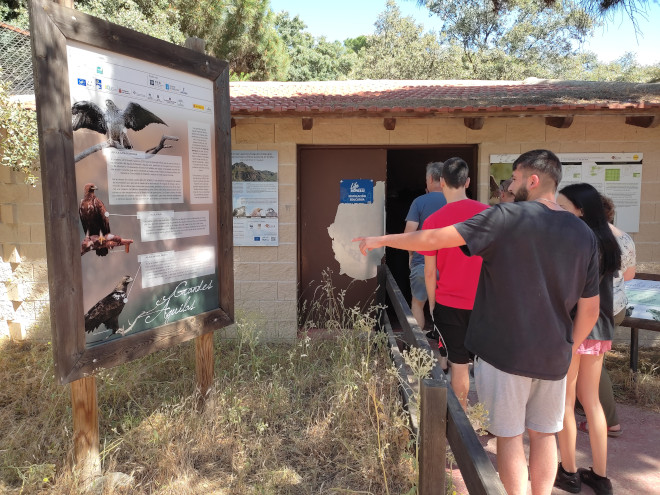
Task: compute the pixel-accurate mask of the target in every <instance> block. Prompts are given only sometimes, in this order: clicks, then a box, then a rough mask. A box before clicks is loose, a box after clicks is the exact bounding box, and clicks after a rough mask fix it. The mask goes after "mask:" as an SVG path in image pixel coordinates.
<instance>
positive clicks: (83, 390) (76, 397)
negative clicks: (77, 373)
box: [53, 0, 101, 480]
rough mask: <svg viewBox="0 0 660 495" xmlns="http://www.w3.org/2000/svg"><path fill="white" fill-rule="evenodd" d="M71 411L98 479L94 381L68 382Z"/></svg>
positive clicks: (65, 0) (76, 441)
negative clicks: (69, 383) (69, 384)
mask: <svg viewBox="0 0 660 495" xmlns="http://www.w3.org/2000/svg"><path fill="white" fill-rule="evenodd" d="M53 2H54V3H56V4H58V5H61V6H63V7H68V8H70V9H72V8H73V0H53ZM71 408H72V414H73V452H74V459H75V464H76V469H77V470H78V471H79V472H80V473H81V475H82V477H83V479H87V480H90V479H93V478H95V477H97V476H100V475H101V458H100V456H99V407H98V399H97V396H96V378H95V377H93V376H90V377H86V378H81V379H80V380H76V381H74V382H71Z"/></svg>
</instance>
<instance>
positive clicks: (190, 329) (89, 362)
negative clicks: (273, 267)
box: [29, 0, 234, 384]
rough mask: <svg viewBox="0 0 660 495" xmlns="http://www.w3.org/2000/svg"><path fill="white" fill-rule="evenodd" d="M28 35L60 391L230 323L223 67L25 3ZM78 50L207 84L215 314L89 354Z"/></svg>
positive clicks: (44, 4)
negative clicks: (78, 166)
mask: <svg viewBox="0 0 660 495" xmlns="http://www.w3.org/2000/svg"><path fill="white" fill-rule="evenodd" d="M29 9H30V34H31V39H32V62H33V67H34V78H35V97H36V104H37V122H38V128H39V151H40V159H41V177H42V183H43V199H44V216H45V224H46V241H47V242H46V252H47V261H48V281H49V290H50V312H51V330H52V337H53V354H54V361H55V375H56V379H57V380H58V382H59V383H60V384H65V383H69V382H71V381H73V380H78V379H80V378H83V377H87V376H91V375H92V374H93V373H94V371H95V370H97V369H99V368H110V367H113V366H116V365H119V364H122V363H126V362H129V361H131V360H133V359H137V358H140V357H142V356H145V355H147V354H150V353H152V352H155V351H158V350H161V349H165V348H168V347H171V346H173V345H176V344H179V343H181V342H184V341H187V340H190V339H193V338H195V337H199V336H201V335H205V334H207V333H209V332H213V331H214V330H217V329H220V328H222V327H225V326H227V325H229V324H231V323H233V313H234V271H233V236H232V217H231V206H232V205H231V134H230V133H231V124H230V119H231V117H230V112H229V66H228V63H227V62H225V61H220V60H217V59H215V58H213V57H210V56H207V55H205V54H203V53H198V52H195V51H192V50H189V49H187V48H183V47H181V46H177V45H173V44H171V43H167V42H165V41H162V40H158V39H155V38H152V37H150V36H147V35H144V34H141V33H138V32H135V31H132V30H130V29H127V28H124V27H121V26H117V25H115V24H112V23H109V22H106V21H103V20H101V19H97V18H95V17H92V16H89V15H86V14H83V13H82V12H79V11H76V10H72V9H69V8H66V7H62V6H60V5H57V4H55V3H53V2H51V1H46V0H31V1H30V5H29ZM69 40H71V41H75V42H79V43H84V44H85V45H87V46H88V48H89V49H92V50H93V49H94V48H98V49H101V50H107V51H109V52H114V53H117V54H119V55H124V56H128V57H133V58H135V59H139V60H142V61H145V62H150V63H153V64H157V65H159V66H162V67H167V68H170V69H175V70H178V71H182V72H185V73H188V74H190V75H194V76H199V77H202V78H205V79H208V80H210V81H212V82H213V99H214V108H213V111H214V131H215V132H214V133H215V138H214V139H215V156H214V157H212V159H214V160H215V166H216V183H215V186H216V187H215V190H216V197H215V199H214V204H213V206H212V207H215V208H216V210H217V250H216V256H217V259H216V266H217V267H218V307H217V309H214V310H210V311H207V312H204V313H202V314H198V315H196V316H191V317H188V318H185V319H182V320H178V321H175V322H172V323H168V324H165V325H161V326H158V327H155V328H150V329H147V330H144V331H141V332H139V333H135V334H133V335H126V336H124V337H122V338H120V339H116V340H110V341H108V342H107V343H104V344H100V345H96V346H93V347H90V348H87V347H86V340H85V325H84V314H85V310H84V307H83V295H82V292H83V286H82V275H83V274H82V266H81V249H80V234H79V222H80V220H79V218H78V198H77V194H76V170H75V162H74V147H73V130H72V121H71V93H70V88H69V77H68V58H67V41H69Z"/></svg>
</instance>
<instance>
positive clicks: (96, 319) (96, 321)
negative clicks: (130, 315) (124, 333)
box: [85, 275, 133, 335]
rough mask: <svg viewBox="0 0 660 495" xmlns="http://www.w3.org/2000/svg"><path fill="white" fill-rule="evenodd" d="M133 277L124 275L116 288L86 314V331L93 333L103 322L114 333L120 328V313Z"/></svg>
mask: <svg viewBox="0 0 660 495" xmlns="http://www.w3.org/2000/svg"><path fill="white" fill-rule="evenodd" d="M132 281H133V279H132V278H131V277H130V276H129V275H124V276H123V277H122V279H121V280H120V281H119V283H118V284H117V286H116V287H115V289H114V290H113V291H112V292H111V293H110V294H108V295H107V296H105V297H104V298H103V299H101V300H100V301H99V302H97V303H96V304H95V305H94V306H93V307H92V309H90V310H89V311H88V312H87V314H85V331H86V332H87V333H91V332H93V331H94V330H96V329H97V328H98V327H99V326H101V324H103V325H105V328H107V329H108V330H111V331H112V334H111V335H114V334H115V333H116V332H117V330H118V329H119V314H120V313H121V312H122V310H123V309H124V304H125V300H126V297H127V294H126V289H127V288H128V284H130V283H131V282H132Z"/></svg>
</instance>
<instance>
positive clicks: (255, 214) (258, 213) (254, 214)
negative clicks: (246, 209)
mask: <svg viewBox="0 0 660 495" xmlns="http://www.w3.org/2000/svg"><path fill="white" fill-rule="evenodd" d="M250 216H251V217H260V216H261V208H255V209H254V210H252V213H250Z"/></svg>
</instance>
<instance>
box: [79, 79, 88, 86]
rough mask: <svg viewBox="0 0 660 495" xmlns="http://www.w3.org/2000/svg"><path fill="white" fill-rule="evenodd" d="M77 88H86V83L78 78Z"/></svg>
mask: <svg viewBox="0 0 660 495" xmlns="http://www.w3.org/2000/svg"><path fill="white" fill-rule="evenodd" d="M78 86H87V81H85V80H84V79H81V78H78Z"/></svg>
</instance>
